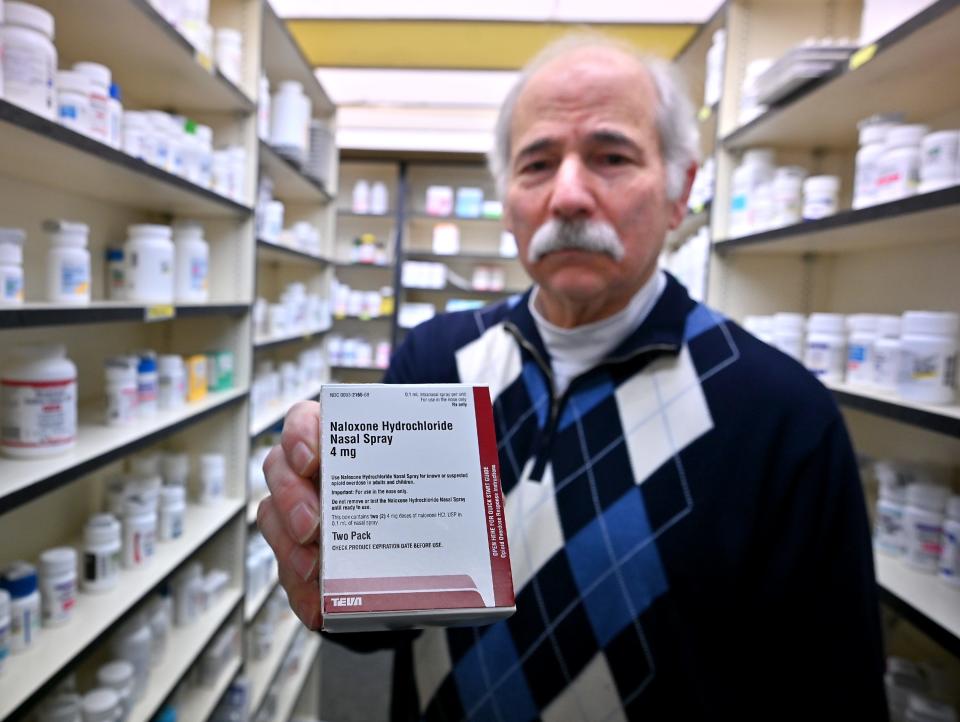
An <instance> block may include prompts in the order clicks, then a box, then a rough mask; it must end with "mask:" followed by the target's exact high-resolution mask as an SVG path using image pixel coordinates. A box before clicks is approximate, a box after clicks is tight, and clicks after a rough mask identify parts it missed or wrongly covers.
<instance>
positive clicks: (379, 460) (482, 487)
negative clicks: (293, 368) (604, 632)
mask: <svg viewBox="0 0 960 722" xmlns="http://www.w3.org/2000/svg"><path fill="white" fill-rule="evenodd" d="M320 452H321V469H322V471H321V481H320V499H321V503H322V506H323V519H322V527H321V544H322V554H321V558H320V560H321V570H320V595H321V598H322V600H323V615H324V616H323V628H324V629H326V630H328V631H331V632H341V631H343V632H345V631H351V632H352V631H373V630H387V629H406V628H412V627H423V626H431V625H455V624H488V623H490V622H494V621H497V620H499V619H503V618H505V617H508V616H510V615H511V614H513V612H514V610H515V607H514V597H513V580H512V577H511V572H510V552H509V546H508V544H507V531H506V520H505V516H504V504H503V496H502V493H501V490H500V469H499V462H498V458H497V441H496V435H495V432H494V427H493V412H492V408H491V405H490V394H489V391H488V390H487V388H486V387H476V386H468V385H459V384H446V385H437V386H431V385H400V384H395V385H391V384H328V385H326V386H324V387H323V390H322V392H321V394H320Z"/></svg>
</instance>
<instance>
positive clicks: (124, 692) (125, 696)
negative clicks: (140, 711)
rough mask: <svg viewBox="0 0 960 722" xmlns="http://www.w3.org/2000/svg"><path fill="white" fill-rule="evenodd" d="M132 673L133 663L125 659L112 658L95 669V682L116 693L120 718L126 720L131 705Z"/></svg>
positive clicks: (133, 671)
mask: <svg viewBox="0 0 960 722" xmlns="http://www.w3.org/2000/svg"><path fill="white" fill-rule="evenodd" d="M134 673H135V670H134V668H133V665H132V664H130V662H128V661H127V660H125V659H117V660H114V661H113V662H110V663H108V664H105V665H103V666H102V667H100V669H98V670H97V684H98V685H100V686H101V687H107V688H109V689H112V690H113V691H114V692H116V693H117V697H118V698H119V700H120V710H121V714H120V717H119V719H120V720H126V719H127V718H128V717H129V715H130V710H131V708H132V707H133V682H134Z"/></svg>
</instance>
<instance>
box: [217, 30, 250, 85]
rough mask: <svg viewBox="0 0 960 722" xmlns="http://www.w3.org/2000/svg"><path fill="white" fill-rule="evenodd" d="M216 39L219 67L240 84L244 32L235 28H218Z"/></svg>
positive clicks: (234, 82) (233, 81)
mask: <svg viewBox="0 0 960 722" xmlns="http://www.w3.org/2000/svg"><path fill="white" fill-rule="evenodd" d="M214 40H215V43H216V46H215V47H216V49H215V55H216V60H217V67H218V68H219V69H220V72H221V73H223V74H224V76H226V78H227V80H229V81H230V82H231V83H233V84H234V85H239V84H240V76H241V71H242V69H243V62H242V61H243V34H242V33H241V32H240V31H239V30H234V29H233V28H217V30H216V32H215V34H214Z"/></svg>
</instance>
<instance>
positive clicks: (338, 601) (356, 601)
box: [333, 597, 363, 607]
mask: <svg viewBox="0 0 960 722" xmlns="http://www.w3.org/2000/svg"><path fill="white" fill-rule="evenodd" d="M362 604H363V597H334V598H333V606H335V607H359V606H361V605H362Z"/></svg>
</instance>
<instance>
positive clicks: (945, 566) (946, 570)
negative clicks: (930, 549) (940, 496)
mask: <svg viewBox="0 0 960 722" xmlns="http://www.w3.org/2000/svg"><path fill="white" fill-rule="evenodd" d="M939 573H940V578H941V579H943V581H945V582H946V583H947V584H950V585H952V586H954V587H960V496H951V497H950V499H949V500H948V501H947V518H946V520H945V521H944V522H943V549H942V551H941V552H940V568H939Z"/></svg>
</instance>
